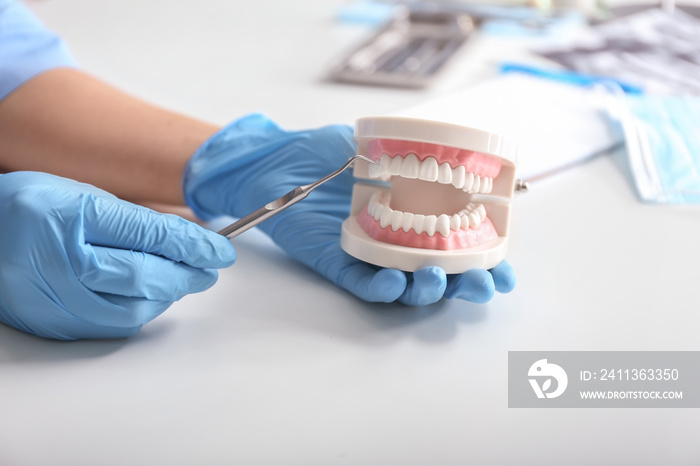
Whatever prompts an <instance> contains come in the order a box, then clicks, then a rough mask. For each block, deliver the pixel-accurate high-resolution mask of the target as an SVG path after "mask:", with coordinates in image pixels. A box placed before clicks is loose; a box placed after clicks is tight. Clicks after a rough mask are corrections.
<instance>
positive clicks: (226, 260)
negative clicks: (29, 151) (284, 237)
mask: <svg viewBox="0 0 700 466" xmlns="http://www.w3.org/2000/svg"><path fill="white" fill-rule="evenodd" d="M235 259H236V252H235V250H234V249H233V246H232V245H231V244H230V243H229V241H228V240H227V239H226V238H224V237H222V236H220V235H218V234H216V233H214V232H211V231H208V230H206V229H204V228H201V227H199V226H198V225H196V224H194V223H191V222H188V221H186V220H184V219H182V218H180V217H177V216H174V215H165V214H160V213H156V212H154V211H151V210H149V209H146V208H144V207H140V206H137V205H134V204H131V203H128V202H125V201H122V200H120V199H117V198H116V197H114V196H113V195H111V194H109V193H107V192H105V191H102V190H100V189H98V188H95V187H93V186H90V185H86V184H82V183H78V182H75V181H72V180H68V179H65V178H60V177H56V176H53V175H49V174H46V173H36V172H14V173H8V174H5V175H0V321H1V322H3V323H5V324H7V325H10V326H12V327H15V328H18V329H20V330H23V331H25V332H28V333H32V334H35V335H39V336H42V337H47V338H56V339H61V340H74V339H80V338H120V337H126V336H129V335H133V334H135V333H137V332H138V331H139V330H140V329H141V327H142V326H143V325H144V324H146V323H147V322H149V321H151V320H153V319H154V318H156V317H157V316H158V315H160V314H161V313H162V312H163V311H165V310H166V309H167V308H168V307H169V306H170V305H171V304H172V303H173V302H174V301H177V300H179V299H180V298H182V297H183V296H185V295H186V294H189V293H196V292H199V291H204V290H206V289H207V288H209V287H210V286H212V285H213V284H214V283H215V282H216V279H217V276H218V274H217V271H216V270H215V269H218V268H224V267H228V266H230V265H231V264H233V262H234V261H235Z"/></svg>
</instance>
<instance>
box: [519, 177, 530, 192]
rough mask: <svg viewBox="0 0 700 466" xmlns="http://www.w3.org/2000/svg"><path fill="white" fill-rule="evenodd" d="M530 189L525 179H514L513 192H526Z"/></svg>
mask: <svg viewBox="0 0 700 466" xmlns="http://www.w3.org/2000/svg"><path fill="white" fill-rule="evenodd" d="M529 190H530V183H528V182H527V181H525V180H521V179H517V180H515V192H516V193H526V192H528V191H529Z"/></svg>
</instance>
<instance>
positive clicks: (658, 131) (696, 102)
mask: <svg viewBox="0 0 700 466" xmlns="http://www.w3.org/2000/svg"><path fill="white" fill-rule="evenodd" d="M614 107H615V108H614V111H613V112H612V113H613V117H614V118H616V119H617V120H618V121H619V123H620V125H621V127H622V130H623V132H624V137H625V143H626V146H627V155H628V160H629V166H630V171H631V173H632V177H633V179H634V183H635V185H636V188H637V192H638V194H639V196H640V197H641V199H642V200H643V201H645V202H655V203H671V204H700V98H698V97H674V96H649V95H640V96H629V95H627V96H621V95H619V94H618V96H617V98H616V100H615V104H614Z"/></svg>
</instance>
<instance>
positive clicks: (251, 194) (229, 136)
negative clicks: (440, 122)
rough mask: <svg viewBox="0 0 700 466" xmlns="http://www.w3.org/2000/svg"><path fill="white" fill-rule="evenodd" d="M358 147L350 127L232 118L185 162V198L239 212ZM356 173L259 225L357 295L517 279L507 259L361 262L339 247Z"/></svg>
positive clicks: (413, 299) (422, 295)
mask: <svg viewBox="0 0 700 466" xmlns="http://www.w3.org/2000/svg"><path fill="white" fill-rule="evenodd" d="M353 155H355V144H354V142H353V135H352V129H351V128H349V127H347V126H327V127H324V128H320V129H317V130H311V131H297V132H290V131H284V130H282V129H280V128H279V127H278V126H277V125H275V123H273V122H272V121H270V120H269V119H268V118H266V117H265V116H263V115H257V114H256V115H249V116H247V117H244V118H242V119H240V120H238V121H235V122H233V123H232V124H231V125H229V126H228V127H227V128H224V129H223V130H221V131H220V132H218V133H217V134H216V135H214V136H213V137H212V138H211V139H210V140H209V141H207V142H206V143H205V144H204V145H203V146H202V147H201V148H200V149H199V150H198V151H197V153H195V155H194V156H193V157H192V159H191V160H190V162H189V163H188V165H187V167H186V169H185V177H184V191H185V200H186V202H187V203H188V205H189V206H190V207H191V208H192V209H193V210H194V211H195V213H196V214H197V215H199V216H200V217H201V218H204V219H211V218H214V217H217V216H220V215H224V214H225V215H231V216H234V217H243V216H245V215H247V214H249V213H251V212H253V211H254V210H256V209H258V208H260V207H261V206H263V205H265V204H266V203H268V202H270V201H271V200H273V199H276V198H277V197H279V196H282V195H283V194H285V193H287V192H288V191H291V190H292V189H294V188H295V187H297V186H299V185H302V184H307V183H309V182H311V181H315V180H317V179H319V178H321V177H322V176H325V175H327V174H329V173H330V172H332V171H334V170H337V169H338V168H339V167H340V166H341V165H343V164H344V163H345V162H346V161H347V159H348V158H349V157H351V156H353ZM353 183H354V179H353V177H352V173H351V171H347V172H345V173H343V174H342V175H340V176H339V177H337V178H335V179H333V180H332V181H330V182H328V183H326V184H324V185H323V186H321V187H320V188H318V189H317V190H315V191H314V192H313V193H311V194H310V195H309V197H308V198H306V199H305V200H303V201H302V202H300V203H298V204H296V205H294V206H292V207H290V208H289V209H287V210H285V211H283V212H282V213H279V214H277V215H276V216H274V217H272V218H270V219H268V220H266V221H265V222H263V223H262V224H261V225H260V226H261V228H263V230H264V231H265V232H267V233H268V234H269V235H270V237H271V238H272V239H273V240H274V241H275V243H277V244H278V245H279V246H280V247H281V248H282V249H283V250H285V251H286V252H287V253H288V254H289V255H291V256H292V257H294V258H295V259H297V260H298V261H300V262H302V263H303V264H306V265H307V266H309V267H311V268H312V269H314V270H315V271H317V272H318V273H320V274H321V275H322V276H324V277H326V278H328V279H329V280H331V281H332V282H333V283H335V284H337V285H339V286H340V287H342V288H345V289H347V290H348V291H350V292H351V293H353V294H355V295H356V296H358V297H360V298H362V299H364V300H366V301H374V302H392V301H395V300H399V301H400V302H402V303H404V304H408V305H425V304H430V303H433V302H436V301H438V300H440V299H441V298H442V297H443V296H445V297H447V298H462V299H466V300H469V301H473V302H480V303H483V302H487V301H489V300H490V299H491V298H492V297H493V295H494V292H495V291H500V292H504V293H505V292H508V291H510V290H512V289H513V287H514V286H515V275H514V273H513V269H512V268H511V267H510V265H508V264H507V263H506V262H503V263H501V264H500V265H498V266H497V267H495V268H494V269H492V270H491V271H486V270H483V269H474V270H470V271H468V272H466V273H464V274H461V275H450V276H447V275H446V274H445V272H444V270H442V269H441V268H439V267H426V268H423V269H421V270H418V271H416V272H414V273H405V272H401V271H399V270H394V269H382V268H379V267H375V266H373V265H370V264H367V263H364V262H361V261H359V260H357V259H355V258H353V257H352V256H350V255H348V254H347V253H345V252H344V251H343V250H342V249H341V247H340V231H341V225H342V223H343V221H344V220H345V219H346V218H347V217H348V215H349V212H350V199H351V196H352V185H353Z"/></svg>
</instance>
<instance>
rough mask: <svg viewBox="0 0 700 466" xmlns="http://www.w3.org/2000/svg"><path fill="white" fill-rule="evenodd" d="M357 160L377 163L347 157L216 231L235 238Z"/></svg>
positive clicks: (296, 200) (372, 161) (297, 200)
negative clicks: (318, 176) (331, 169)
mask: <svg viewBox="0 0 700 466" xmlns="http://www.w3.org/2000/svg"><path fill="white" fill-rule="evenodd" d="M357 160H364V161H365V162H369V163H372V164H374V165H379V164H378V163H377V162H375V161H374V160H371V159H368V158H367V157H365V156H364V155H356V156H354V157H351V158H350V159H348V161H347V162H346V163H345V165H343V166H342V167H340V168H339V169H338V170H336V171H334V172H333V173H331V174H329V175H327V176H324V177H323V178H321V179H320V180H318V181H314V182H313V183H310V184H305V185H302V186H299V187H297V188H294V189H293V190H291V191H289V192H288V193H287V194H285V195H284V196H282V197H280V198H279V199H276V200H274V201H272V202H270V203H268V204H266V205H265V206H264V207H261V208H259V209H258V210H256V211H255V212H253V213H252V214H249V215H246V216H245V217H243V218H241V219H240V220H238V221H236V222H233V223H232V224H231V225H229V226H227V227H226V228H223V229H221V230H219V231H218V233H219V234H220V235H222V236H225V237H227V238H228V239H231V238H235V237H236V236H238V235H240V234H241V233H243V232H244V231H247V230H250V229H251V228H253V227H254V226H256V225H258V224H259V223H261V222H263V221H264V220H267V219H268V218H270V217H272V216H273V215H276V214H278V213H280V212H282V211H283V210H284V209H286V208H287V207H290V206H292V205H294V204H296V203H297V202H299V201H301V200H302V199H304V198H305V197H306V196H308V195H309V193H310V192H311V191H313V190H314V189H316V188H318V187H319V186H321V185H322V184H324V183H325V182H326V181H330V180H332V179H333V178H335V177H336V176H338V175H340V174H341V173H343V172H344V171H345V170H347V169H348V168H350V167H351V166H352V165H353V164H354V163H355V162H356V161H357Z"/></svg>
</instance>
